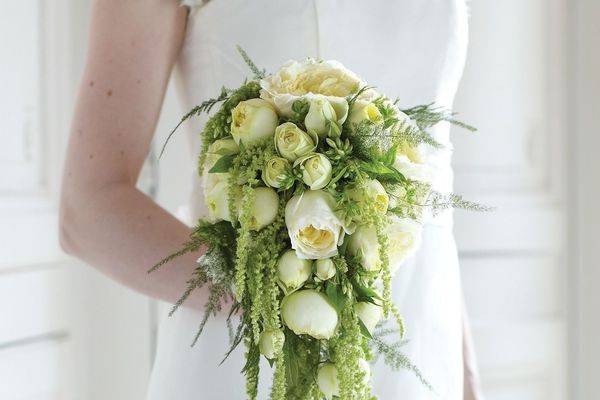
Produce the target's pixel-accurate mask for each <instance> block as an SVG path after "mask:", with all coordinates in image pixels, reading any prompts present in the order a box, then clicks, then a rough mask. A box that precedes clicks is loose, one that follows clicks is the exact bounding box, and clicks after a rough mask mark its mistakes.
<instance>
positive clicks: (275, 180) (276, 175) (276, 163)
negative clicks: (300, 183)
mask: <svg viewBox="0 0 600 400" xmlns="http://www.w3.org/2000/svg"><path fill="white" fill-rule="evenodd" d="M291 169H292V167H291V165H290V163H289V161H288V160H286V159H285V158H282V157H273V158H271V159H270V160H269V161H267V162H266V164H265V168H264V169H263V171H262V180H263V181H264V182H265V183H266V184H267V185H268V186H270V187H272V188H275V189H279V188H282V189H287V188H286V187H282V186H283V185H284V183H285V182H286V179H288V178H290V177H288V173H289V171H291ZM290 182H292V181H291V180H290Z"/></svg>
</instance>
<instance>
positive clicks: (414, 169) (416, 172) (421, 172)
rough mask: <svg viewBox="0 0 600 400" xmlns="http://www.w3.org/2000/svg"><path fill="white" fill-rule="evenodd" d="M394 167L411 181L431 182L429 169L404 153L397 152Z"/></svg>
mask: <svg viewBox="0 0 600 400" xmlns="http://www.w3.org/2000/svg"><path fill="white" fill-rule="evenodd" d="M393 166H394V168H395V169H396V170H397V171H398V172H400V173H401V174H402V175H404V177H405V178H407V179H410V180H411V181H419V182H425V183H427V182H431V171H430V169H429V167H428V166H427V165H426V164H418V163H415V162H413V161H411V160H410V158H408V156H406V155H404V154H398V155H397V156H396V160H394V165H393Z"/></svg>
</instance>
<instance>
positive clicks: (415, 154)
mask: <svg viewBox="0 0 600 400" xmlns="http://www.w3.org/2000/svg"><path fill="white" fill-rule="evenodd" d="M413 124H414V122H413ZM398 154H403V155H405V156H406V157H408V159H409V160H410V161H411V162H413V163H417V164H423V163H425V162H427V151H426V146H423V145H418V146H411V145H409V144H408V143H406V142H403V143H402V144H401V145H400V146H399V148H398Z"/></svg>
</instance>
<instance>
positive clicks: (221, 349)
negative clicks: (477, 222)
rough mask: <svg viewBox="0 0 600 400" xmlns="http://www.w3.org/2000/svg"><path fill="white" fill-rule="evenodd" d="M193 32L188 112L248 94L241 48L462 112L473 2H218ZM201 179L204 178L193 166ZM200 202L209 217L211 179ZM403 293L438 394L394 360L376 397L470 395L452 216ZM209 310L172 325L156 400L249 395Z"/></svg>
mask: <svg viewBox="0 0 600 400" xmlns="http://www.w3.org/2000/svg"><path fill="white" fill-rule="evenodd" d="M187 3H189V5H188V6H189V7H190V13H189V19H188V26H187V36H186V39H185V43H184V46H183V48H182V51H181V56H180V60H179V63H178V66H177V71H176V78H177V80H178V81H177V83H178V84H179V89H180V93H181V95H182V97H183V103H184V105H185V107H187V108H190V109H191V108H192V107H193V106H194V105H196V104H199V103H200V102H201V101H202V100H205V99H207V98H211V97H214V96H216V95H217V94H218V93H219V92H220V89H221V86H223V85H224V86H226V87H229V88H233V87H237V86H239V85H240V83H241V82H242V81H243V79H244V78H245V77H246V76H249V75H250V72H249V71H248V69H247V67H246V66H245V64H244V62H243V60H242V59H241V57H239V55H238V54H237V52H236V49H235V45H236V44H239V45H241V46H242V47H243V48H244V49H245V50H246V51H247V53H248V54H249V55H250V56H251V57H252V58H253V60H254V61H255V62H256V63H257V64H258V65H259V66H260V67H264V68H266V69H267V71H276V70H277V68H279V67H280V66H281V65H282V64H283V63H284V62H285V61H287V60H288V59H298V60H301V59H304V58H305V57H307V56H312V57H315V58H322V59H335V60H338V61H340V62H342V63H343V64H344V65H345V66H346V67H347V68H349V69H351V70H353V71H354V72H356V73H357V74H358V75H359V76H361V77H362V78H363V79H364V80H365V81H367V82H369V83H370V84H372V85H376V86H377V90H378V91H381V92H382V93H386V94H387V95H388V96H390V97H392V98H394V97H396V96H397V97H399V98H400V105H401V106H403V107H408V106H413V105H417V104H424V103H428V102H432V101H435V102H436V103H437V104H438V105H442V106H446V107H451V106H452V102H453V98H454V95H455V92H456V89H457V86H458V83H459V81H460V78H461V74H462V70H463V66H464V60H465V55H466V47H467V19H468V15H467V13H468V12H467V5H466V4H465V0H368V1H365V0H280V1H275V0H252V1H248V0H212V1H208V2H205V1H201V0H197V1H196V2H194V0H192V1H187ZM204 121H205V118H204V119H201V120H197V121H196V122H193V123H190V124H188V126H189V127H191V128H192V129H190V141H189V142H190V146H191V147H190V149H191V151H192V152H197V151H198V149H199V148H200V147H199V145H200V137H199V135H198V133H199V132H200V131H201V129H202V124H203V123H204ZM432 133H433V135H434V137H435V138H436V139H437V140H438V141H439V142H441V143H442V144H444V150H442V151H437V152H435V153H433V154H431V156H430V157H429V159H428V163H429V164H430V166H431V167H432V168H433V169H434V170H435V171H436V176H437V179H436V181H435V186H436V188H437V189H438V190H442V191H449V190H451V188H452V171H451V169H450V156H451V148H452V146H451V144H450V141H449V126H448V125H447V124H439V125H438V126H437V127H436V128H435V129H434V130H433V132H432ZM190 173H191V174H193V173H194V171H190ZM190 189H191V193H192V194H191V196H190V198H191V200H190V204H189V207H190V209H191V210H192V217H193V218H194V219H195V218H196V217H198V216H200V215H202V213H203V202H202V198H203V197H202V194H201V189H202V188H201V186H200V180H199V179H198V178H197V177H195V178H194V180H193V185H191V186H190ZM393 297H394V300H395V302H396V304H398V305H399V307H400V310H401V312H402V314H403V316H404V318H405V320H406V329H407V339H408V340H409V342H408V343H407V345H406V346H405V348H404V351H405V352H406V354H407V355H408V357H409V358H410V359H411V360H412V361H413V362H414V363H415V364H416V365H417V366H418V367H419V368H420V369H421V371H422V372H423V375H424V376H425V377H426V378H427V379H428V380H429V381H430V382H431V384H432V385H433V387H434V392H431V391H429V390H428V389H426V388H425V387H424V386H423V385H422V384H421V383H420V382H419V381H418V379H417V378H416V377H415V376H414V375H413V374H412V373H411V372H409V371H405V370H402V371H399V372H394V371H392V370H390V369H389V368H388V367H387V366H386V365H385V364H384V363H383V360H379V361H378V362H377V363H375V365H373V366H372V376H373V386H374V393H375V394H376V395H377V396H378V397H379V398H380V399H382V400H395V399H409V400H425V399H440V400H460V399H462V384H463V369H462V368H463V366H462V323H461V310H462V297H461V287H460V274H459V266H458V258H457V253H456V246H455V243H454V238H453V234H452V215H451V213H450V212H448V213H445V214H443V215H441V216H439V217H436V218H435V219H432V220H431V221H429V222H428V223H427V224H426V226H425V228H424V231H423V243H422V246H421V248H420V250H419V251H418V252H417V254H416V255H415V256H413V257H412V258H411V259H409V260H407V261H406V262H405V263H404V265H403V266H402V267H401V268H400V270H399V271H398V273H397V274H396V276H395V278H394V281H393ZM200 318H201V313H199V312H197V311H193V310H189V309H185V308H182V309H180V310H179V311H178V312H177V313H176V314H175V315H174V316H173V317H171V318H167V317H166V316H165V317H164V320H163V322H162V323H161V326H160V330H159V336H158V347H157V351H156V360H155V365H154V368H153V372H152V376H151V381H150V385H149V388H148V397H147V398H148V399H149V400H173V399H176V400H199V399H211V400H212V399H244V398H245V397H244V393H245V389H244V387H245V385H244V382H245V381H244V377H243V376H242V374H241V373H240V370H241V368H242V366H243V356H244V349H243V346H240V347H239V348H238V349H237V351H236V352H235V353H234V354H233V355H232V356H231V357H230V359H228V360H227V361H226V362H225V363H224V364H223V365H221V366H218V364H219V362H220V361H221V359H222V357H223V355H224V353H225V351H226V350H227V348H228V345H229V339H228V333H227V328H226V326H225V323H224V319H225V317H224V316H220V317H217V318H216V319H212V320H211V321H210V322H209V323H208V325H207V326H206V329H205V332H204V334H203V335H202V337H201V338H200V340H199V341H198V343H197V345H196V346H195V347H194V348H190V342H191V340H192V338H193V335H194V334H195V332H196V329H197V327H198V323H199V322H200ZM263 366H264V368H263V370H264V371H265V372H264V374H263V375H262V382H261V391H262V393H261V395H260V397H261V398H267V394H268V385H269V384H270V374H269V370H270V368H269V366H268V365H267V364H264V365H263Z"/></svg>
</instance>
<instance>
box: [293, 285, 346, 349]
mask: <svg viewBox="0 0 600 400" xmlns="http://www.w3.org/2000/svg"><path fill="white" fill-rule="evenodd" d="M281 317H282V319H283V321H284V322H285V324H286V325H287V327H288V328H290V329H291V330H292V331H293V332H294V333H295V334H296V335H310V336H312V337H314V338H315V339H330V338H331V337H332V336H333V334H334V332H335V328H336V327H337V324H338V315H337V311H336V310H335V308H333V306H332V305H331V304H330V303H329V300H327V297H325V295H324V294H323V293H320V292H317V291H316V290H312V289H308V290H299V291H297V292H294V293H292V294H289V295H287V296H285V297H284V298H283V300H282V302H281Z"/></svg>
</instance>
